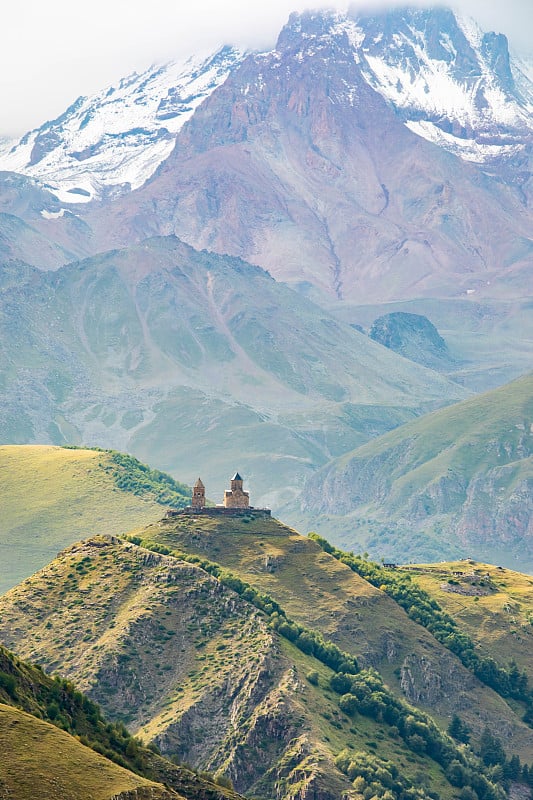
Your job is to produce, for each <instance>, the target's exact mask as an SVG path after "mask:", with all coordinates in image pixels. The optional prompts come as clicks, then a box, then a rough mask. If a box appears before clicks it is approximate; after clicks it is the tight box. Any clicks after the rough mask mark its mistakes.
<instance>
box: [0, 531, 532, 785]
mask: <svg viewBox="0 0 533 800" xmlns="http://www.w3.org/2000/svg"><path fill="white" fill-rule="evenodd" d="M187 519H189V522H193V523H195V524H196V523H197V521H198V520H197V519H194V520H193V519H192V518H190V517H189V518H187V517H183V522H186V521H187ZM268 522H269V523H270V534H272V533H273V532H274V530H276V534H275V535H277V537H278V539H279V538H280V536H281V537H284V536H286V532H285V533H284V529H283V526H281V525H280V524H279V523H276V522H275V521H274V520H270V521H268ZM237 524H238V522H237ZM241 525H242V527H243V528H245V527H246V521H244V522H241ZM252 538H255V537H254V536H253V535H252ZM302 541H304V542H305V540H302ZM149 544H150V547H152V548H157V547H159V549H161V548H162V546H161V545H157V544H156V543H155V542H152V543H149ZM309 544H311V545H312V546H313V547H314V548H315V549H316V545H314V543H311V542H309ZM185 558H186V559H188V560H184V559H181V558H178V557H173V556H169V555H164V554H161V553H158V552H154V551H153V550H148V549H144V548H142V547H137V546H136V545H134V544H133V543H128V542H124V541H122V542H120V541H119V540H116V539H112V538H109V537H94V538H93V539H91V540H89V541H86V542H82V543H80V544H78V545H75V546H74V547H72V548H69V549H68V550H67V551H65V552H63V553H61V554H60V556H59V557H58V558H57V559H56V560H55V561H54V562H53V563H52V564H51V565H50V566H49V567H47V568H45V569H44V570H42V571H41V572H40V573H37V574H36V575H35V576H33V577H32V578H30V579H28V580H27V581H25V582H24V583H23V584H21V585H20V586H19V587H17V588H16V589H14V590H12V591H11V592H9V593H8V594H7V595H5V596H4V597H3V598H2V599H1V601H0V603H1V607H2V617H1V623H0V624H1V625H2V636H6V635H7V636H8V637H9V638H10V639H11V640H12V641H13V642H14V643H16V647H17V649H18V651H19V652H24V651H27V650H28V649H33V650H34V653H35V655H36V657H37V658H38V660H39V661H40V662H46V663H50V662H51V660H55V661H56V664H57V666H59V667H60V668H61V670H62V672H63V673H66V674H69V675H71V676H73V677H76V678H77V679H78V680H80V682H81V684H82V685H83V684H86V685H87V687H88V689H89V691H90V693H91V694H92V695H93V696H95V695H100V696H101V697H102V700H103V702H104V704H105V706H106V707H107V708H108V709H109V711H110V712H111V713H112V715H113V716H115V717H116V716H117V714H118V715H119V716H122V717H123V716H124V715H125V714H127V715H128V716H129V718H130V720H131V722H132V724H134V725H135V726H136V728H137V729H138V731H139V733H140V734H141V735H142V736H143V738H145V740H146V741H148V740H151V741H153V742H156V743H157V744H159V746H160V747H161V748H162V750H163V751H164V752H165V753H167V754H173V755H177V756H181V757H183V756H184V755H185V756H187V757H188V758H189V759H190V760H191V761H193V762H194V763H195V764H196V765H197V766H200V767H204V768H205V766H208V767H209V768H211V769H217V771H218V772H224V773H225V774H226V775H229V776H231V778H232V779H233V781H234V783H235V784H236V786H237V787H238V788H241V789H243V788H246V790H247V791H248V792H253V794H254V796H258V797H264V798H268V797H272V796H273V795H274V796H277V797H280V798H292V797H294V796H295V793H296V792H297V793H298V796H299V797H301V798H302V800H310V798H313V797H319V798H324V800H333V798H334V797H338V796H339V795H340V794H343V793H345V792H349V793H352V791H353V787H355V788H357V790H358V791H359V792H361V791H363V790H367V789H369V790H370V789H371V790H372V791H373V792H374V793H376V792H377V793H378V795H379V796H380V797H381V796H383V797H387V796H389V794H388V793H387V789H388V790H389V793H390V792H392V797H394V798H400V797H402V798H403V797H405V798H409V800H415V799H416V798H417V797H418V798H420V800H425V798H426V797H430V796H431V797H432V796H433V795H434V792H438V793H439V796H441V797H443V798H446V800H447V798H450V799H451V798H452V797H453V796H455V789H454V786H453V782H454V779H453V777H450V772H449V769H448V768H449V767H450V766H451V764H452V763H454V764H455V762H457V763H458V764H459V765H461V769H462V770H463V772H462V774H463V778H464V782H466V785H470V786H477V787H478V789H479V791H480V792H481V794H482V796H483V797H485V798H486V800H502V799H503V794H502V790H501V786H498V785H497V784H494V783H490V782H489V781H487V778H489V773H488V772H487V771H486V770H485V769H484V767H483V766H482V765H481V764H480V763H479V762H478V761H477V760H476V759H475V757H473V755H472V754H471V753H470V752H466V751H463V750H460V749H458V748H457V746H456V745H455V744H454V743H453V742H452V740H451V739H449V738H448V737H446V736H444V735H443V734H442V733H441V732H439V730H438V728H437V727H436V726H435V724H434V723H433V721H432V720H431V719H430V718H428V717H427V716H425V715H424V714H421V713H420V712H419V711H417V710H416V709H414V708H411V707H410V706H406V705H405V704H403V703H402V702H401V701H398V700H397V699H395V698H394V697H393V695H392V694H391V693H390V691H389V689H388V688H387V687H386V686H385V685H384V684H383V683H382V681H381V679H380V678H379V676H378V674H377V673H376V672H374V671H367V670H360V669H359V668H358V666H357V664H356V663H355V662H354V660H353V658H351V657H350V656H349V655H348V654H346V653H344V654H343V653H342V652H341V651H340V650H339V649H338V648H336V647H335V646H334V645H333V644H332V643H331V642H328V641H327V640H325V639H320V638H318V639H317V638H316V634H312V632H310V631H308V632H307V633H305V632H304V631H302V632H301V635H300V636H299V637H298V638H297V639H296V640H294V639H293V637H292V636H291V635H289V634H288V631H287V629H291V627H292V626H293V625H294V623H292V622H290V621H289V619H288V618H287V617H286V616H285V612H284V611H283V609H282V608H280V607H279V606H278V607H277V609H278V610H276V611H275V610H274V608H275V601H273V600H272V599H271V598H270V599H269V598H268V597H263V596H261V595H260V594H258V593H257V592H254V590H252V588H251V587H250V586H249V587H248V588H245V584H244V585H241V586H240V588H238V583H239V581H238V578H237V576H236V575H233V576H231V575H230V574H228V573H225V572H224V571H223V570H222V571H220V568H218V567H216V565H214V564H210V565H209V564H207V563H206V562H198V561H197V559H196V562H197V563H195V558H189V557H187V556H185ZM200 563H201V564H204V566H205V567H206V569H209V570H212V569H213V568H216V570H219V571H218V573H216V571H215V573H214V574H218V578H216V577H214V575H211V574H208V572H207V571H205V570H204V569H202V568H201V567H200ZM352 574H353V573H352ZM360 583H361V584H363V585H364V584H365V582H364V581H362V582H360ZM232 585H233V586H235V587H237V591H234V590H233V589H232V588H231V586H232ZM367 586H368V585H367ZM111 587H113V589H114V592H110V591H109V589H110V588H111ZM109 597H111V598H112V602H111V603H109ZM58 598H62V603H61V604H58V603H57V600H58ZM251 598H255V601H254V602H256V601H257V602H259V603H260V604H261V605H262V608H264V613H263V612H261V611H258V610H257V607H254V605H253V604H252V602H251ZM29 616H31V618H32V619H33V620H34V621H36V626H34V627H33V628H32V629H30V628H29V627H28V626H27V625H26V621H27V619H28V618H29ZM269 620H270V624H267V623H268V621H269ZM283 620H285V622H283ZM43 631H46V635H45V636H43V635H42V632H43ZM306 637H307V639H306ZM310 637H311V639H313V641H315V643H318V642H320V641H321V642H322V644H320V647H319V652H318V651H317V653H316V654H315V655H311V654H310V651H309V647H308V645H309V641H310ZM313 637H315V638H313ZM293 642H295V643H293ZM306 642H307V643H306ZM335 654H336V655H335ZM333 656H335V658H340V659H341V660H340V661H339V660H337V661H336V664H337V666H336V667H335V670H336V671H335V672H334V671H333V669H332V668H330V667H328V666H326V661H330V660H331V659H332V658H333ZM332 663H333V662H332ZM339 670H341V671H339ZM342 670H347V672H343V671H342ZM347 681H348V682H351V684H352V689H353V691H355V692H356V695H350V694H344V696H343V697H339V695H340V694H342V693H343V692H346V688H342V687H344V686H346V685H347V683H346V682H347ZM474 691H475V690H474ZM365 697H366V698H367V700H369V701H370V703H368V702H367V703H365V702H364V698H365ZM350 698H351V700H350ZM348 700H350V704H349V705H347V704H346V702H347V701H348ZM376 703H378V706H379V708H377V707H376V705H375V704H376ZM382 703H385V704H386V705H384V706H383V705H381V704H382ZM380 709H381V710H380ZM483 711H484V712H487V711H488V712H489V714H494V713H495V714H497V713H498V710H497V706H494V705H493V704H490V710H489V709H488V708H485V707H484V708H483ZM500 711H501V708H500ZM390 714H392V716H390ZM393 723H394V724H393ZM139 726H140V727H139ZM506 732H507V733H508V734H509V735H510V738H508V739H507V748H508V752H509V755H510V754H511V753H514V752H515V746H516V747H517V748H518V749H519V751H520V752H526V753H527V752H529V746H530V745H529V736H528V734H529V732H528V730H527V729H525V728H523V730H522V733H523V736H521V737H520V738H519V739H518V738H517V739H516V740H515V738H514V732H515V730H514V726H513V724H512V723H511V725H510V726H509V727H506ZM415 733H416V736H415V735H414V734H415ZM422 737H424V738H422ZM377 741H379V751H378V752H376V750H377V749H378V744H377ZM339 751H342V753H343V754H344V755H343V757H340V756H339V758H335V756H336V755H337V754H338V753H339ZM143 752H147V751H143ZM154 758H155V760H156V766H157V763H159V762H158V760H157V757H154ZM346 759H347V761H346ZM351 761H355V763H356V764H357V765H358V768H357V769H352V768H351V767H350V768H348V763H349V762H351ZM345 762H346V763H345ZM158 774H161V773H158ZM358 775H359V776H360V778H361V780H359V781H358V782H356V783H354V784H353V786H351V781H354V780H355V778H356V776H358ZM169 783H170V782H169ZM170 785H174V784H172V783H170ZM210 796H211V797H213V795H212V793H211V795H210ZM213 800H215V798H213Z"/></svg>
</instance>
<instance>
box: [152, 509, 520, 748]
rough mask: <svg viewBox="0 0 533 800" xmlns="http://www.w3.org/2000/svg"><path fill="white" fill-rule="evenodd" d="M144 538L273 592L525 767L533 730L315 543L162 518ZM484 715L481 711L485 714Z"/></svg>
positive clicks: (259, 526) (426, 705)
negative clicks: (493, 738)
mask: <svg viewBox="0 0 533 800" xmlns="http://www.w3.org/2000/svg"><path fill="white" fill-rule="evenodd" d="M137 536H138V537H139V539H143V540H144V541H145V542H155V543H158V544H160V545H163V546H166V547H167V548H169V549H170V550H175V551H178V552H183V553H187V554H189V555H190V556H199V557H200V558H207V559H209V560H211V561H214V562H218V563H220V564H221V565H223V566H224V567H225V568H227V569H229V570H230V571H231V572H232V573H233V574H236V575H238V576H239V577H240V578H241V579H243V580H245V581H246V582H247V583H249V584H251V585H252V586H253V587H255V588H256V589H258V590H259V591H261V592H265V593H267V594H268V595H269V596H270V597H272V598H274V600H275V601H277V602H278V603H280V604H281V606H282V607H283V608H284V609H285V610H286V611H287V613H288V614H289V616H290V617H291V618H292V619H294V620H295V621H297V622H298V623H300V624H302V625H305V626H308V627H311V628H316V629H318V630H320V631H321V632H322V633H323V635H324V636H326V637H328V639H332V640H333V641H334V642H335V643H336V644H338V645H339V646H340V647H341V648H342V649H344V650H345V651H347V652H349V653H352V654H354V655H356V656H357V658H358V660H359V662H360V664H362V665H364V666H372V667H376V668H377V669H379V671H380V673H381V674H382V675H383V676H384V678H385V680H386V681H387V683H388V684H389V685H390V686H391V687H392V688H393V689H394V691H395V692H396V693H397V694H398V695H399V696H402V697H406V698H407V699H408V700H409V701H410V702H411V703H413V704H415V705H417V706H419V707H420V708H422V709H425V710H427V711H429V712H430V713H431V714H432V715H433V716H434V717H436V718H437V720H438V721H439V722H440V723H441V724H442V725H443V726H444V727H446V726H447V725H448V723H449V721H450V719H451V718H452V716H453V715H454V714H456V713H460V714H461V716H464V718H465V720H467V721H468V724H469V725H471V727H472V728H473V730H475V731H477V735H479V734H480V732H481V729H480V719H481V720H485V721H488V720H489V719H490V720H491V724H492V725H494V726H495V727H501V726H502V725H503V726H505V728H506V730H508V731H509V741H510V742H512V747H513V748H516V751H517V752H518V753H520V754H521V757H522V758H523V759H525V760H526V761H527V760H529V759H530V757H531V756H530V753H533V750H532V747H533V731H531V730H530V729H529V728H528V727H526V726H525V725H524V724H523V723H522V721H521V713H520V710H517V712H515V711H514V710H513V709H512V708H511V707H510V706H509V705H508V703H507V702H506V701H505V700H504V699H503V698H502V697H499V696H498V695H497V694H495V692H493V691H492V690H491V689H489V688H488V687H487V686H484V685H483V684H481V683H480V682H479V681H478V680H476V679H475V678H474V676H473V674H472V673H471V672H470V671H469V670H467V669H466V668H465V667H464V666H463V665H462V664H461V663H460V662H459V660H458V659H457V658H456V656H454V655H453V654H452V653H451V652H450V651H449V650H448V649H446V648H445V647H444V646H442V645H441V644H439V643H438V642H437V641H436V640H435V638H434V637H433V636H432V635H431V633H430V632H428V631H426V630H425V629H424V628H422V627H421V626H420V625H419V624H417V623H416V622H414V621H413V620H411V619H409V617H408V616H407V614H406V613H405V611H404V610H403V609H402V608H400V607H399V606H398V604H397V603H396V602H395V601H394V600H393V599H391V598H389V597H388V596H387V595H386V594H385V593H384V592H383V591H381V590H380V589H379V588H375V587H373V586H372V585H371V584H370V583H368V582H367V581H366V580H364V579H363V578H361V577H360V576H359V575H357V574H355V573H354V572H353V571H351V570H350V569H349V568H348V567H347V566H345V565H344V564H342V563H339V561H337V560H336V559H334V558H333V557H332V556H330V555H329V554H328V553H325V552H323V550H322V549H321V548H320V547H319V546H318V545H317V544H316V543H315V542H313V541H311V540H309V539H306V538H304V537H302V536H300V535H299V534H298V533H297V532H296V531H294V530H292V529H290V528H288V527H287V526H285V525H282V524H281V523H279V522H278V521H277V520H274V519H257V518H250V519H248V518H246V517H245V518H244V519H242V520H235V519H217V518H207V517H203V518H197V517H196V518H190V517H187V516H178V517H173V518H171V519H165V520H163V521H161V522H159V523H157V524H155V525H151V526H148V527H147V528H145V529H144V530H142V531H138V532H137ZM479 709H483V711H482V712H481V716H480V711H479Z"/></svg>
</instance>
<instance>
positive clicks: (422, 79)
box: [278, 7, 533, 162]
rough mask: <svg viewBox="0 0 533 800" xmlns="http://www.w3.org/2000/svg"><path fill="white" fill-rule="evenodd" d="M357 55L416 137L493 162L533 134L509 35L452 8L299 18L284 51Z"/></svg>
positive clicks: (283, 38) (532, 90) (292, 22)
mask: <svg viewBox="0 0 533 800" xmlns="http://www.w3.org/2000/svg"><path fill="white" fill-rule="evenodd" d="M327 42H329V45H330V47H331V48H332V50H331V52H333V49H334V48H335V47H337V48H338V47H339V45H340V44H341V43H342V44H343V46H344V47H345V48H349V49H351V50H352V59H353V60H354V61H355V62H356V63H357V64H358V65H359V66H360V69H361V72H362V75H363V77H364V79H365V80H366V81H367V82H368V83H369V84H370V86H371V87H372V88H373V89H375V90H376V91H377V92H378V93H379V94H380V95H381V96H382V97H384V98H385V99H386V100H387V101H388V103H389V104H390V105H391V106H393V108H394V109H395V111H396V113H397V115H398V116H399V117H400V119H402V120H403V121H404V123H405V124H406V125H407V126H408V127H409V128H410V129H411V130H412V131H413V132H415V133H417V134H418V135H420V136H423V137H424V138H426V139H429V140H430V141H432V142H434V143H436V144H439V145H440V146H442V147H444V148H445V149H447V150H450V151H452V152H454V153H455V154H457V155H459V156H460V157H462V158H464V159H466V160H470V161H477V162H485V161H489V160H491V159H493V158H494V157H499V156H502V155H503V156H508V155H512V154H514V153H516V152H517V151H518V150H519V149H520V148H521V147H522V146H523V143H524V141H525V140H526V139H530V137H531V132H532V112H533V82H532V80H531V71H530V69H529V68H528V67H527V65H524V64H523V63H522V64H519V63H518V62H514V61H513V59H512V58H511V56H510V53H509V47H508V42H507V38H506V37H505V36H504V35H503V34H501V33H493V32H489V33H484V32H483V31H482V30H481V29H480V28H479V26H478V25H477V24H476V23H475V21H474V20H472V19H469V18H467V17H465V16H461V15H459V14H456V13H455V12H454V11H452V10H451V9H449V8H440V7H432V8H412V7H406V8H401V7H396V8H393V9H389V10H382V11H376V12H374V13H372V14H360V13H355V12H354V13H349V14H347V15H343V14H338V13H335V12H329V11H327V12H305V13H304V14H293V15H292V16H291V18H290V19H289V22H288V24H287V25H286V26H285V28H284V30H283V31H282V33H281V35H280V37H279V40H278V49H288V48H292V49H295V48H297V47H300V48H301V51H302V57H303V56H304V55H305V53H306V52H307V53H311V52H314V48H315V49H316V47H317V46H323V45H324V43H327Z"/></svg>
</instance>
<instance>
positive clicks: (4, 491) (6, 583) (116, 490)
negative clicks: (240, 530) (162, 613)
mask: <svg viewBox="0 0 533 800" xmlns="http://www.w3.org/2000/svg"><path fill="white" fill-rule="evenodd" d="M140 466H142V465H139V462H136V460H135V459H131V458H130V457H128V456H121V455H120V454H118V453H110V452H104V451H95V450H83V449H65V448H62V447H51V446H37V445H26V446H22V445H19V446H13V445H4V446H0V508H1V509H2V521H1V524H0V556H1V560H2V572H1V574H0V593H1V592H3V591H6V590H7V589H9V588H10V587H11V586H14V585H15V584H17V583H18V582H19V581H21V580H23V579H24V578H26V577H27V576H28V575H31V573H32V572H35V570H37V569H39V568H40V567H42V566H44V565H45V564H46V563H48V562H49V561H50V560H51V559H52V558H54V556H55V555H56V554H57V552H58V551H59V550H61V549H62V548H63V547H65V546H66V545H68V544H71V543H72V542H75V541H77V540H78V539H80V538H82V537H84V536H90V535H92V534H93V533H109V534H115V533H122V532H123V531H125V530H128V529H129V528H131V527H133V526H135V525H139V524H142V523H147V522H149V521H151V520H156V519H158V518H159V517H160V516H161V515H162V505H161V504H162V503H165V502H166V500H167V498H166V496H165V492H171V487H170V486H169V485H168V484H166V483H165V482H163V481H159V485H157V484H156V482H152V483H150V482H146V480H145V476H146V473H145V472H142V471H141V470H140V469H139V467H140ZM139 476H140V477H139ZM171 480H172V479H171ZM176 486H177V487H179V485H178V484H176ZM181 489H182V500H183V501H184V500H185V491H186V487H183V486H182V487H181ZM172 500H173V504H174V505H178V504H179V497H178V496H177V493H176V492H174V494H173V496H172Z"/></svg>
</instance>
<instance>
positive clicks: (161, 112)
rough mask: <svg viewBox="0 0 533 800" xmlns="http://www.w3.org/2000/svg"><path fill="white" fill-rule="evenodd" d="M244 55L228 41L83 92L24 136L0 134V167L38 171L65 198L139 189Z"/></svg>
mask: <svg viewBox="0 0 533 800" xmlns="http://www.w3.org/2000/svg"><path fill="white" fill-rule="evenodd" d="M243 58H244V53H243V52H242V51H240V50H238V49H235V48H232V47H223V48H221V49H220V50H218V51H216V52H215V53H211V54H209V55H207V56H206V55H204V56H194V57H190V58H188V59H186V60H184V61H181V62H170V63H167V64H164V65H159V66H153V67H150V69H148V70H146V71H145V72H143V73H141V74H137V73H134V74H133V75H130V76H129V77H127V78H124V79H123V80H121V81H120V83H119V84H118V86H110V87H107V88H105V89H103V90H102V91H101V92H99V93H98V94H96V95H93V96H91V97H79V98H78V99H77V100H76V101H75V102H74V103H73V104H72V105H71V106H70V107H69V108H68V109H67V110H66V111H65V112H64V113H63V114H62V115H61V116H60V117H58V118H57V119H55V120H52V121H51V122H46V123H44V125H42V126H41V127H40V128H38V129H37V130H34V131H30V132H29V133H27V134H25V135H24V136H23V137H22V138H21V139H20V140H19V141H18V142H15V143H13V142H7V141H4V142H3V143H2V142H1V141H0V170H7V171H11V172H20V173H23V174H25V175H28V176H31V177H33V178H37V179H39V180H40V181H42V182H43V183H45V184H46V185H47V186H48V188H51V189H53V190H54V192H55V194H56V195H57V196H58V198H59V199H60V200H61V201H62V202H63V203H80V202H87V201H89V200H91V199H93V198H96V197H102V196H113V195H114V194H117V193H120V192H121V191H123V190H124V189H126V190H129V189H136V188H137V187H139V186H141V185H142V184H143V183H144V182H145V181H146V180H147V178H149V177H150V175H152V174H153V172H154V171H155V170H156V169H157V167H158V166H159V164H160V163H161V162H162V161H163V160H164V159H165V158H166V157H167V156H168V154H169V153H170V151H171V150H172V147H173V145H174V139H175V136H176V133H177V132H178V131H179V130H180V128H181V127H182V125H183V124H184V122H185V121H186V120H187V119H189V118H190V117H191V116H192V114H194V111H195V109H196V108H197V107H198V106H199V105H200V103H202V101H203V100H204V99H205V98H206V97H207V96H208V95H209V94H210V93H211V92H212V91H214V90H215V89H216V88H217V86H219V85H220V84H221V83H223V82H224V80H225V79H226V77H227V76H228V74H229V72H230V71H231V70H232V69H234V68H235V67H236V66H237V65H238V64H239V63H240V62H241V61H242V59H243ZM2 144H3V146H2Z"/></svg>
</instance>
